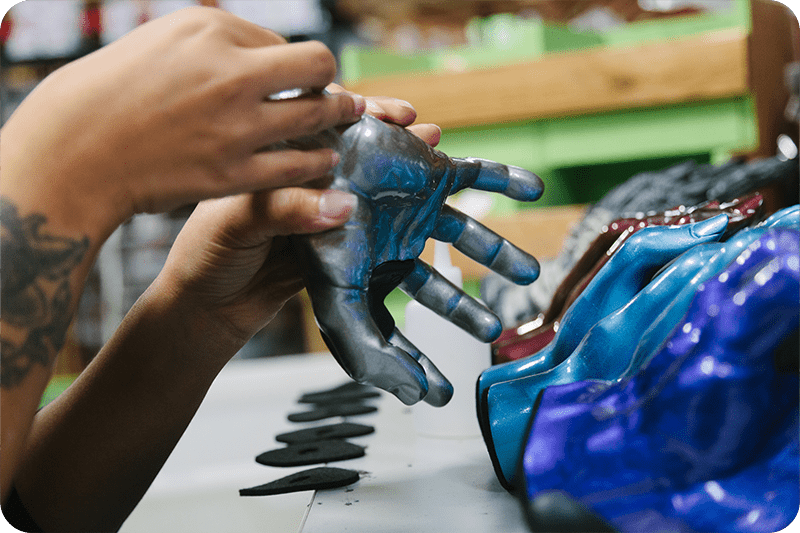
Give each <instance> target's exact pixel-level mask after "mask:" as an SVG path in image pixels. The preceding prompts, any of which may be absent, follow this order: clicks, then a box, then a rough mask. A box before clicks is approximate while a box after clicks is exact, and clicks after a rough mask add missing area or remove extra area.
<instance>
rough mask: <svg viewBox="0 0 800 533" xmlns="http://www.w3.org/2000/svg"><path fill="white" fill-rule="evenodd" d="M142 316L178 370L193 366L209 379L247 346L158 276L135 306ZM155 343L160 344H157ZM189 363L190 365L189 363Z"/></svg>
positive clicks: (200, 307) (220, 322) (223, 325)
mask: <svg viewBox="0 0 800 533" xmlns="http://www.w3.org/2000/svg"><path fill="white" fill-rule="evenodd" d="M135 309H136V312H137V313H140V314H142V312H143V313H144V314H145V315H147V316H148V320H149V321H150V322H151V323H152V324H154V326H155V327H156V328H157V329H158V330H160V331H161V334H163V337H162V338H163V339H164V340H165V341H166V343H167V345H169V346H170V348H169V349H168V351H169V352H170V353H171V354H172V355H174V356H175V357H176V359H177V362H178V364H179V365H181V366H186V365H189V364H191V365H193V366H194V368H195V369H202V370H207V371H208V372H209V373H210V374H211V375H212V376H216V374H217V373H218V372H219V371H220V370H221V369H222V367H223V366H225V364H226V363H227V362H228V361H229V360H230V359H231V358H232V357H233V356H234V355H235V354H236V352H238V351H239V350H240V349H241V348H242V346H244V344H245V343H246V342H247V340H248V339H245V338H243V337H241V336H239V335H237V334H236V332H234V331H232V330H231V328H229V327H227V324H224V323H223V322H222V321H220V320H219V319H218V317H216V316H215V315H214V314H213V313H211V312H209V311H207V310H206V309H204V308H203V307H202V306H200V305H197V302H195V301H194V300H193V299H192V298H191V297H190V296H189V295H186V294H184V293H183V292H182V291H180V290H179V289H178V288H177V286H176V285H175V284H172V283H170V281H169V280H168V279H167V278H166V277H165V276H163V275H159V276H158V277H157V278H156V279H155V281H153V283H152V284H151V285H150V286H149V287H148V288H147V290H146V291H145V293H144V294H143V295H142V297H141V298H140V299H139V301H137V302H136V305H135ZM159 342H163V341H162V340H159ZM189 361H191V362H189Z"/></svg>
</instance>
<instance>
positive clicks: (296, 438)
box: [275, 422, 375, 444]
mask: <svg viewBox="0 0 800 533" xmlns="http://www.w3.org/2000/svg"><path fill="white" fill-rule="evenodd" d="M374 431H375V428H374V427H372V426H365V425H363V424H354V423H352V422H341V423H339V424H329V425H327V426H317V427H314V428H308V429H301V430H299V431H291V432H289V433H282V434H280V435H278V436H277V437H275V440H277V441H278V442H285V443H286V444H301V443H306V442H316V441H320V440H333V439H349V438H350V437H361V436H363V435H369V434H370V433H373V432H374Z"/></svg>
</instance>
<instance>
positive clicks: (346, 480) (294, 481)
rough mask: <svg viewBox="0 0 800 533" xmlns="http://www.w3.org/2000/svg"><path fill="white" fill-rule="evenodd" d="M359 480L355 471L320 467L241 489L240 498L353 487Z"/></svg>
mask: <svg viewBox="0 0 800 533" xmlns="http://www.w3.org/2000/svg"><path fill="white" fill-rule="evenodd" d="M358 480H359V474H358V472H356V471H355V470H347V469H344V468H332V467H329V466H320V467H317V468H312V469H310V470H304V471H303V472H297V473H296V474H292V475H290V476H286V477H284V478H281V479H276V480H275V481H270V482H269V483H264V484H263V485H258V486H256V487H250V488H248V489H239V496H269V495H272V494H287V493H289V492H301V491H304V490H322V489H335V488H338V487H346V486H347V485H352V484H353V483H355V482H356V481H358Z"/></svg>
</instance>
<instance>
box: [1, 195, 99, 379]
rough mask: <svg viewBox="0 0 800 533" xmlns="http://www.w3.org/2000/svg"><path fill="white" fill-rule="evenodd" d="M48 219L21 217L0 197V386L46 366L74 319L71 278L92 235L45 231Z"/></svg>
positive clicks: (10, 204)
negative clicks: (76, 236) (73, 236)
mask: <svg viewBox="0 0 800 533" xmlns="http://www.w3.org/2000/svg"><path fill="white" fill-rule="evenodd" d="M46 222H47V217H45V216H44V215H42V214H38V213H36V214H32V215H28V216H26V217H20V215H19V212H18V210H17V206H16V205H15V204H14V203H13V202H11V200H9V199H8V198H6V197H2V196H0V225H2V248H0V254H1V255H0V257H2V268H0V312H2V314H1V315H0V319H2V323H3V329H2V331H0V340H1V341H2V345H0V350H2V351H0V356H1V357H0V359H1V360H0V386H2V387H3V388H10V387H14V386H16V385H18V384H19V383H21V382H22V380H23V379H25V376H27V375H28V373H29V372H30V370H31V368H33V365H35V364H40V365H48V364H49V363H50V361H51V360H52V358H53V357H55V354H56V353H58V351H59V350H60V349H61V347H62V346H63V344H64V337H65V336H66V333H67V328H68V327H69V323H70V320H71V313H70V305H71V302H72V291H71V289H70V284H69V277H70V275H71V274H72V271H73V270H74V269H75V267H77V266H78V265H79V264H80V263H81V261H83V257H84V256H85V255H86V251H87V250H88V249H89V238H88V237H86V236H84V237H83V238H82V239H77V240H76V239H70V238H66V237H56V236H53V235H47V234H44V233H42V226H43V225H44V224H45V223H46Z"/></svg>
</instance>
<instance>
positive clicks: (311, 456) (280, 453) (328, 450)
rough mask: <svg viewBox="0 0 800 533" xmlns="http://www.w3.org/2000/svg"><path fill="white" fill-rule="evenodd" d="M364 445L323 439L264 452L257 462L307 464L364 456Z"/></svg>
mask: <svg viewBox="0 0 800 533" xmlns="http://www.w3.org/2000/svg"><path fill="white" fill-rule="evenodd" d="M364 449H365V448H364V447H363V446H359V445H358V444H353V443H352V442H347V441H346V440H321V441H317V442H309V443H305V444H292V445H289V446H286V447H285V448H277V449H275V450H270V451H268V452H264V453H262V454H260V455H258V456H257V457H256V462H257V463H260V464H262V465H266V466H305V465H314V464H322V463H332V462H335V461H345V460H347V459H355V458H357V457H363V456H364Z"/></svg>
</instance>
